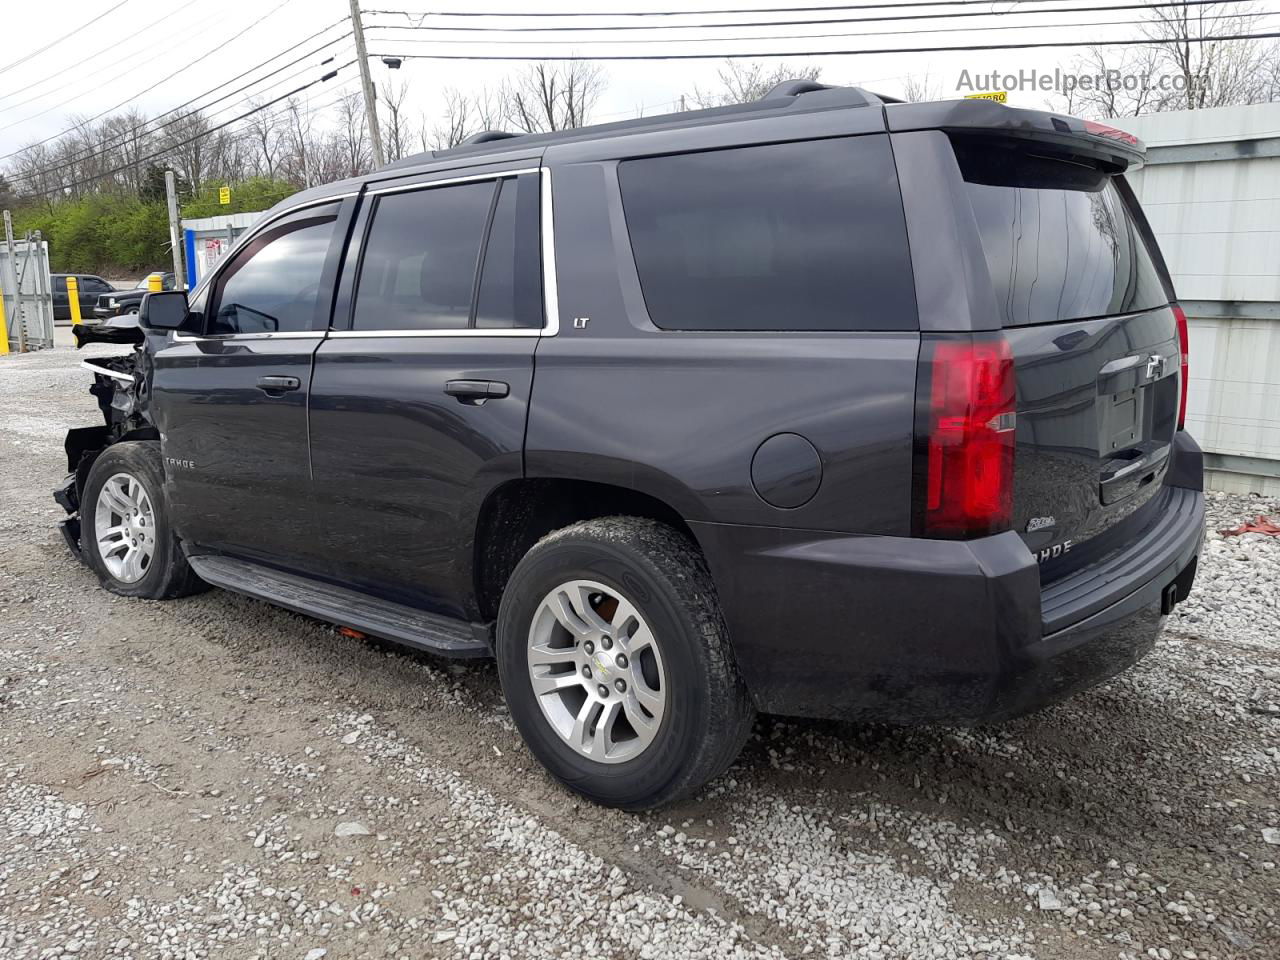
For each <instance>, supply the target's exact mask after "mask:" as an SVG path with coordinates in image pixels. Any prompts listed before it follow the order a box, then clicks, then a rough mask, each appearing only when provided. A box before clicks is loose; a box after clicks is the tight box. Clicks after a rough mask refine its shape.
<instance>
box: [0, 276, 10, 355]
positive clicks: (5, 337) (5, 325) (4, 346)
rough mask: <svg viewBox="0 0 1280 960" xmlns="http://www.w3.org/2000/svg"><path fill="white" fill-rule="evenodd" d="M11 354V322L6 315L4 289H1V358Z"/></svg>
mask: <svg viewBox="0 0 1280 960" xmlns="http://www.w3.org/2000/svg"><path fill="white" fill-rule="evenodd" d="M8 352H9V321H8V320H6V319H5V314H4V287H0V356H3V355H4V354H6V353H8Z"/></svg>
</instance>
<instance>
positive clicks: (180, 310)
mask: <svg viewBox="0 0 1280 960" xmlns="http://www.w3.org/2000/svg"><path fill="white" fill-rule="evenodd" d="M187 317H188V313H187V294H186V291H183V290H165V291H162V292H157V293H148V294H146V295H145V296H144V297H143V298H142V305H141V306H139V307H138V323H139V324H141V325H142V326H143V327H145V328H146V329H148V330H181V329H182V326H183V324H184V323H185V322H186V319H187Z"/></svg>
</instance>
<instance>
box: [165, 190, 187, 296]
mask: <svg viewBox="0 0 1280 960" xmlns="http://www.w3.org/2000/svg"><path fill="white" fill-rule="evenodd" d="M164 194H165V198H166V199H167V200H168V201H169V245H170V246H171V247H173V289H175V290H185V289H187V277H186V274H185V273H183V272H182V239H181V238H182V227H181V224H180V223H179V222H178V185H177V182H176V178H175V177H174V175H173V171H172V170H166V171H165V172H164Z"/></svg>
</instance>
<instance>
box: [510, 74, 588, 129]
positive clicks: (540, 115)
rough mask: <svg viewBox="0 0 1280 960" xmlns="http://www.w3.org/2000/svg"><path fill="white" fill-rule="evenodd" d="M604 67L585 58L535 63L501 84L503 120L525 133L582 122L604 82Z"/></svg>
mask: <svg viewBox="0 0 1280 960" xmlns="http://www.w3.org/2000/svg"><path fill="white" fill-rule="evenodd" d="M606 82H607V81H606V79H605V74H604V70H603V69H601V68H600V66H599V65H597V64H594V63H591V62H589V61H586V60H572V61H568V62H565V63H549V62H542V63H534V64H531V65H530V66H528V67H525V68H524V69H523V70H521V71H520V72H519V73H517V74H515V75H514V76H511V77H508V78H507V79H506V80H505V81H504V82H503V84H502V89H501V91H500V93H499V98H500V101H501V104H502V113H503V116H504V118H505V119H506V122H507V123H509V124H510V125H511V126H513V127H515V128H516V129H517V130H521V131H523V132H525V133H544V132H546V131H549V130H568V129H571V128H573V127H580V126H582V125H583V124H585V123H586V122H587V120H588V118H589V117H590V115H591V111H592V109H593V108H594V107H595V105H596V103H597V102H598V101H599V99H600V95H601V94H602V93H603V92H604V88H605V85H606Z"/></svg>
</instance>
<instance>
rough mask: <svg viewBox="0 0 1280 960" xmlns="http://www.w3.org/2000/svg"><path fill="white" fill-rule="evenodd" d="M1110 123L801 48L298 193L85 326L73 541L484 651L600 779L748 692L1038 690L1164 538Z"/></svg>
mask: <svg viewBox="0 0 1280 960" xmlns="http://www.w3.org/2000/svg"><path fill="white" fill-rule="evenodd" d="M1143 155H1144V148H1143V147H1142V145H1141V144H1140V143H1139V142H1138V141H1137V140H1136V139H1135V138H1133V137H1132V136H1130V135H1128V134H1125V133H1123V132H1121V131H1119V130H1116V129H1113V128H1111V127H1107V126H1103V125H1099V124H1095V123H1091V122H1088V121H1082V120H1078V119H1075V118H1072V117H1068V116H1060V115H1056V114H1050V113H1043V112H1038V111H1032V110H1022V109H1011V108H1007V107H1005V106H1002V105H1000V104H995V103H989V102H984V101H957V102H945V103H916V104H907V103H898V102H895V101H892V100H889V99H887V98H884V97H879V96H876V95H875V94H872V93H869V92H867V91H864V90H860V89H856V88H831V87H824V86H822V85H820V84H815V83H809V82H802V81H794V82H789V83H786V84H783V85H782V86H781V87H779V88H777V89H775V90H774V91H773V92H772V93H771V94H769V95H768V96H766V97H765V98H764V99H763V100H761V101H759V102H756V103H750V104H745V105H742V106H735V107H725V108H718V109H713V110H706V111H695V112H690V113H680V114H676V115H673V116H665V117H647V118H644V119H639V120H632V121H627V122H624V123H618V124H609V125H605V126H600V127H588V128H583V129H576V130H568V131H561V132H557V133H552V134H544V135H528V136H512V135H505V134H497V133H488V134H484V135H480V136H478V137H477V138H473V142H471V143H468V144H464V145H462V146H460V147H457V148H455V149H452V150H448V151H444V152H441V153H434V154H424V155H419V156H415V157H410V158H407V159H405V160H401V161H398V162H396V163H393V164H391V165H389V166H385V167H382V168H381V169H379V170H377V171H375V172H373V173H372V174H369V175H368V176H364V177H361V178H357V179H352V180H345V181H342V182H339V183H334V184H331V185H329V186H325V187H320V188H316V189H311V190H308V191H305V192H303V193H301V194H298V195H297V196H295V197H292V198H290V199H289V200H287V201H285V202H284V203H282V204H280V205H279V206H278V207H276V208H275V209H274V210H272V211H271V212H270V213H269V214H268V215H266V216H264V217H263V218H262V220H261V221H260V222H259V223H258V224H256V225H255V226H254V227H253V228H252V229H251V230H250V231H248V232H247V233H246V234H245V236H243V237H242V238H241V239H240V241H239V243H238V244H237V246H236V247H235V249H234V250H233V251H231V253H229V254H228V256H226V257H225V258H224V259H223V260H222V261H221V262H220V263H219V264H218V265H217V266H216V267H215V268H214V269H213V270H212V271H211V273H210V275H209V276H208V277H206V278H205V279H204V280H203V281H202V282H201V284H200V285H199V286H198V287H196V289H195V290H194V291H192V292H191V294H190V296H188V295H187V294H186V293H183V292H170V293H153V294H150V295H148V296H147V297H145V298H144V299H143V300H142V303H141V314H140V317H139V318H138V320H139V323H138V324H137V325H134V326H132V327H129V328H127V329H125V328H122V329H121V330H120V331H118V332H117V334H116V336H118V337H120V338H121V339H125V340H129V341H132V342H134V343H135V344H136V349H135V350H134V351H133V352H132V353H130V354H128V355H126V356H123V357H116V358H111V359H106V360H98V361H94V362H95V363H97V364H98V367H97V371H96V372H97V374H98V375H97V377H96V378H95V384H94V387H93V392H94V394H95V395H96V396H97V398H98V400H99V402H100V404H101V407H102V411H103V413H104V416H105V420H106V423H105V424H104V425H99V426H95V427H86V428H81V429H77V430H72V431H71V432H70V434H69V435H68V437H67V444H66V446H67V455H68V467H69V469H70V470H71V471H72V472H71V475H70V476H69V477H68V478H67V479H66V480H65V481H64V482H63V483H62V485H61V486H60V487H59V488H58V490H57V492H56V496H57V498H58V500H59V502H61V503H62V504H63V506H64V507H65V508H66V509H67V511H68V512H69V514H70V516H69V518H68V520H67V521H66V523H65V525H64V530H65V532H66V536H67V540H68V542H69V543H70V544H71V545H72V547H73V549H75V550H77V551H79V552H80V553H81V555H82V556H83V558H84V560H85V561H86V562H87V563H88V564H89V565H90V566H91V567H92V568H93V570H94V571H95V572H96V573H97V575H98V577H99V578H100V580H101V582H102V584H103V585H104V586H105V587H106V588H107V589H108V590H112V591H114V592H116V593H118V594H121V595H124V596H133V597H146V598H152V599H163V598H167V597H175V596H178V595H181V594H183V593H187V592H190V591H192V590H196V589H199V588H201V587H202V586H205V585H209V584H212V585H215V586H219V587H223V588H227V589H230V590H235V591H239V592H242V593H245V594H249V595H251V596H255V597H259V598H262V599H264V600H268V601H270V602H272V603H276V604H280V605H282V606H285V607H288V608H290V609H293V610H296V611H301V612H303V613H306V614H308V615H311V616H314V617H318V618H321V619H324V620H328V621H332V622H334V623H337V624H343V625H346V626H348V627H351V628H353V629H355V630H358V631H362V632H364V633H367V634H372V635H376V636H379V637H384V638H390V639H392V640H396V641H400V642H403V643H406V644H410V645H412V646H416V647H418V648H421V649H424V650H428V651H433V652H435V653H437V654H442V655H445V656H454V657H488V656H496V658H497V662H498V673H499V676H500V678H501V682H502V689H503V692H504V694H505V697H506V700H507V703H508V704H509V706H510V710H511V716H512V718H513V720H514V721H515V723H516V725H517V726H518V728H519V730H520V732H521V733H522V735H523V736H524V738H525V741H526V742H527V744H528V746H529V749H530V750H531V751H532V753H533V754H534V755H535V756H536V757H537V758H538V759H539V760H540V761H541V762H542V763H543V764H544V765H545V766H546V767H547V769H548V770H550V771H551V772H552V773H553V774H554V775H555V776H556V777H558V778H559V779H560V780H561V781H563V782H564V783H565V784H567V785H568V786H569V787H571V788H572V789H573V790H576V791H578V792H580V793H582V794H583V795H585V796H587V797H590V798H591V799H593V800H595V801H598V802H601V803H605V804H611V805H615V806H620V807H625V808H631V809H638V808H645V807H650V806H654V805H657V804H662V803H669V802H672V801H674V800H677V799H679V798H681V797H684V796H687V795H689V794H690V793H691V792H693V791H694V790H696V789H697V788H698V787H699V786H700V785H702V784H704V783H705V782H707V781H708V780H709V779H710V778H712V777H715V776H716V775H718V774H719V773H720V772H721V771H723V770H724V769H725V768H726V767H728V765H729V764H730V763H732V761H733V759H734V757H735V756H736V755H737V753H738V751H739V749H740V747H741V746H742V744H743V742H744V740H745V739H746V737H747V735H748V733H749V731H750V729H751V723H752V718H753V716H754V715H755V712H756V711H757V710H762V711H770V712H775V713H782V714H795V715H805V716H822V717H841V718H849V719H854V720H890V721H895V722H923V721H947V722H975V721H987V720H991V719H997V718H1002V717H1009V716H1013V715H1016V714H1018V713H1021V712H1024V711H1027V710H1032V709H1035V708H1037V707H1040V706H1042V705H1044V704H1047V703H1050V702H1052V701H1054V700H1055V699H1057V698H1060V697H1063V696H1066V695H1069V694H1071V693H1073V692H1074V691H1078V690H1081V689H1083V688H1085V687H1088V686H1089V685H1091V684H1095V683H1098V682H1100V681H1102V680H1104V679H1106V678H1108V677H1110V676H1112V675H1114V674H1115V673H1117V672H1118V671H1121V670H1123V669H1125V668H1126V667H1128V666H1129V665H1131V664H1133V663H1134V662H1135V661H1136V660H1138V658H1140V657H1141V656H1143V655H1144V654H1145V653H1146V652H1147V651H1148V650H1150V649H1151V647H1152V645H1153V644H1154V643H1155V641H1156V639H1157V637H1158V635H1159V632H1160V630H1161V626H1162V623H1163V618H1164V616H1165V615H1166V614H1168V613H1169V612H1170V610H1171V609H1172V608H1173V606H1174V604H1176V603H1177V602H1178V601H1179V600H1181V599H1182V598H1184V597H1185V596H1186V595H1187V592H1188V591H1189V590H1190V589H1191V585H1192V581H1193V579H1194V577H1195V571H1196V559H1197V556H1198V553H1199V550H1200V545H1201V537H1202V528H1203V522H1204V496H1203V493H1202V462H1201V460H1202V458H1201V454H1200V450H1199V448H1198V447H1197V445H1196V443H1195V441H1194V440H1193V439H1192V438H1191V437H1190V436H1189V435H1188V434H1187V432H1186V431H1185V430H1184V429H1183V418H1184V414H1185V408H1186V384H1187V362H1188V360H1187V324H1186V317H1185V316H1184V314H1183V312H1182V310H1181V309H1180V308H1179V306H1178V304H1177V302H1176V300H1175V298H1174V293H1173V289H1172V285H1171V283H1170V280H1169V275H1168V272H1167V271H1166V269H1165V267H1164V263H1163V261H1162V259H1161V256H1160V251H1159V249H1158V248H1157V246H1156V244H1155V241H1154V239H1153V237H1152V234H1151V231H1150V229H1149V227H1148V225H1147V222H1146V220H1145V218H1144V217H1143V214H1142V210H1141V209H1140V207H1139V206H1138V204H1137V202H1136V201H1135V199H1134V195H1133V193H1132V191H1131V190H1130V189H1129V186H1128V185H1127V183H1126V181H1125V172H1126V170H1130V169H1132V168H1133V167H1135V166H1136V165H1138V164H1140V163H1141V162H1142V159H1143ZM121 319H122V320H123V319H124V318H121Z"/></svg>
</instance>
